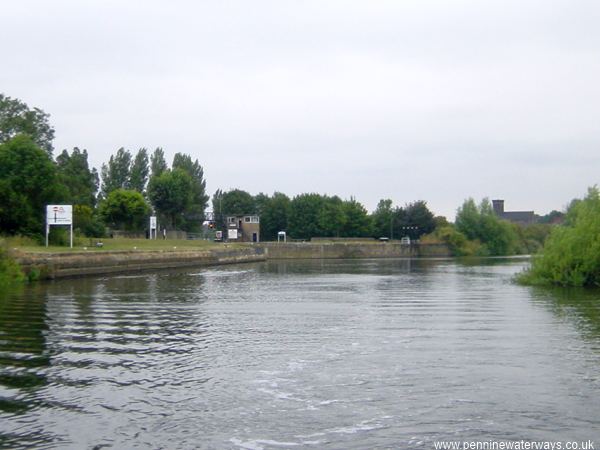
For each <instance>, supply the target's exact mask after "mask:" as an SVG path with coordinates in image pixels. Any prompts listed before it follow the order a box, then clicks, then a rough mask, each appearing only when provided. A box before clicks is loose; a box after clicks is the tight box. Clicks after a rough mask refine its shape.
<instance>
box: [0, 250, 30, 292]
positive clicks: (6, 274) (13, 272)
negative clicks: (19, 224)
mask: <svg viewBox="0 0 600 450" xmlns="http://www.w3.org/2000/svg"><path fill="white" fill-rule="evenodd" d="M24 280H25V275H24V274H23V272H22V271H21V268H20V267H19V265H18V264H17V262H16V261H15V260H14V259H13V258H12V256H11V255H10V253H9V252H8V249H7V248H6V245H5V242H4V241H1V240H0V289H4V288H6V287H8V286H10V285H12V284H16V283H20V282H22V281H24Z"/></svg>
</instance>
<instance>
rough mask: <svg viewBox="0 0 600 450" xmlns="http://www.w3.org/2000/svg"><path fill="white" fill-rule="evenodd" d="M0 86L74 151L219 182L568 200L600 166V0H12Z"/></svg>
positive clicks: (362, 196) (516, 201)
mask: <svg viewBox="0 0 600 450" xmlns="http://www.w3.org/2000/svg"><path fill="white" fill-rule="evenodd" d="M0 18H1V23H2V26H0V38H1V41H2V42H3V45H2V63H1V69H0V92H2V93H4V94H5V95H8V96H10V97H16V98H19V99H21V100H23V101H25V102H26V103H27V104H28V105H29V106H37V107H40V108H42V109H43V110H44V111H46V112H47V113H49V114H50V115H51V118H50V120H51V123H52V124H53V126H54V128H55V129H56V139H55V149H56V151H55V153H58V152H59V151H61V150H62V149H64V148H67V149H71V148H72V147H75V146H78V147H80V148H86V149H87V150H88V152H89V154H90V162H91V164H92V165H94V166H95V167H98V168H99V167H100V165H101V164H102V163H103V162H105V161H107V160H108V158H109V156H110V155H111V154H112V153H114V152H115V151H116V150H117V149H118V148H119V147H125V148H127V149H129V150H131V151H132V152H135V151H137V149H139V148H140V147H146V148H148V149H149V150H150V151H151V150H153V149H154V148H155V147H157V146H160V147H163V149H164V150H165V153H166V154H167V156H168V159H169V162H170V160H171V158H172V155H173V154H174V153H175V152H184V153H189V154H191V155H192V157H193V158H198V160H199V161H200V163H201V164H202V165H203V167H204V173H205V176H206V180H207V187H208V190H209V193H211V194H212V193H213V192H214V191H215V190H216V189H217V188H222V189H224V190H227V189H230V188H236V187H237V188H241V189H245V190H247V191H249V192H251V193H253V194H256V193H258V192H265V193H269V194H271V193H273V191H281V192H285V193H286V194H288V195H290V196H293V195H296V194H298V193H302V192H319V193H327V194H331V195H333V194H337V195H339V196H340V197H342V198H349V197H350V196H354V197H356V199H357V200H359V201H360V202H362V203H363V204H364V205H365V206H366V207H367V209H369V210H373V209H374V208H375V206H376V204H377V201H378V200H379V199H380V198H391V199H393V200H394V203H395V204H398V205H403V204H404V203H407V202H410V201H413V200H419V199H423V200H426V201H427V202H428V204H429V206H430V208H431V209H432V210H433V211H434V213H436V214H442V215H446V216H448V217H449V218H453V217H454V213H455V211H456V208H457V207H458V206H460V204H461V203H462V201H463V200H464V199H465V198H467V197H469V196H472V197H475V198H476V199H478V200H479V199H481V198H482V197H490V198H503V199H505V201H506V209H507V210H517V209H534V210H535V211H536V212H537V213H541V214H544V213H547V212H549V211H550V210H552V209H561V208H563V207H564V206H565V204H566V203H567V202H568V201H569V200H570V199H571V198H573V197H580V196H582V195H583V194H584V193H585V191H586V189H587V187H588V186H591V185H593V184H596V183H599V181H600V151H599V150H600V25H599V24H600V2H598V1H595V0H590V1H580V0H539V1H533V0H518V1H516V0H515V1H513V0H478V1H475V0H470V1H460V0H440V1H433V0H394V1H383V0H364V1H350V0H344V1H327V0H318V1H305V0H302V1H300V0H297V1H286V0H274V1H257V0H253V1H251V0H241V1H210V2H209V1H149V0H144V1H123V0H120V1H111V0H102V1H80V0H78V1H75V0H71V1H67V0H52V1H47V0H40V1H31V0H19V1H13V2H8V1H6V2H3V4H2V8H1V9H0Z"/></svg>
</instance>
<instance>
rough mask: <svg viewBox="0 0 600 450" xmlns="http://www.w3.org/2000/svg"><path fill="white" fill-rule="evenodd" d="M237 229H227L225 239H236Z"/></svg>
mask: <svg viewBox="0 0 600 450" xmlns="http://www.w3.org/2000/svg"><path fill="white" fill-rule="evenodd" d="M237 238H238V230H227V239H237Z"/></svg>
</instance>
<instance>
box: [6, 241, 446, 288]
mask: <svg viewBox="0 0 600 450" xmlns="http://www.w3.org/2000/svg"><path fill="white" fill-rule="evenodd" d="M448 256H451V254H450V251H449V250H448V248H447V247H446V246H445V245H443V244H421V245H419V244H412V245H401V244H399V243H397V244H396V243H391V242H388V243H365V242H333V243H308V242H303V243H275V242H273V243H261V244H248V245H247V246H240V245H236V246H235V247H230V246H227V244H224V245H223V246H222V247H212V248H210V249H202V250H194V249H186V250H181V251H173V250H168V251H167V250H160V251H152V250H134V251H74V252H64V253H34V252H30V253H18V254H16V255H15V257H16V260H17V262H18V263H19V264H20V265H21V267H22V268H23V269H24V271H25V272H31V271H36V272H37V273H38V274H39V277H40V278H44V279H55V278H65V277H77V276H93V275H105V274H113V273H124V272H136V271H144V270H163V269H175V268H181V267H194V266H214V265H222V264H237V263H246V262H260V261H265V260H267V259H364V258H419V257H448Z"/></svg>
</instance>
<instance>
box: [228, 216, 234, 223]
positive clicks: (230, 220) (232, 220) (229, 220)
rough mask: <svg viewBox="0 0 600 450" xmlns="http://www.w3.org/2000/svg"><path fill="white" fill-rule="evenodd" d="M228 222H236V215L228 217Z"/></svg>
mask: <svg viewBox="0 0 600 450" xmlns="http://www.w3.org/2000/svg"><path fill="white" fill-rule="evenodd" d="M227 223H235V217H228V218H227Z"/></svg>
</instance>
